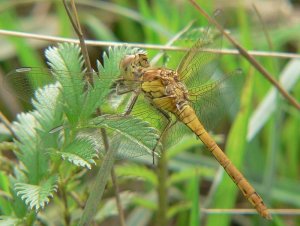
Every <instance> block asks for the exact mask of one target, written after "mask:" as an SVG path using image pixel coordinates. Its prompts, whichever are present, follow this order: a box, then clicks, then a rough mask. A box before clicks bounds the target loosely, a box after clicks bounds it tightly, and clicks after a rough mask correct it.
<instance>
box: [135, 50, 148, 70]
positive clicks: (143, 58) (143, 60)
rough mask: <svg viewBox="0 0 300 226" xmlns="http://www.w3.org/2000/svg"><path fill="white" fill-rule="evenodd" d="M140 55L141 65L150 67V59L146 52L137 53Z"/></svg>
mask: <svg viewBox="0 0 300 226" xmlns="http://www.w3.org/2000/svg"><path fill="white" fill-rule="evenodd" d="M137 56H138V61H139V64H140V66H141V67H149V66H150V64H149V61H148V57H147V55H146V54H144V53H140V54H138V55H137Z"/></svg>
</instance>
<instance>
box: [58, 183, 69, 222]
mask: <svg viewBox="0 0 300 226" xmlns="http://www.w3.org/2000/svg"><path fill="white" fill-rule="evenodd" d="M64 185H65V184H63V185H62V186H61V189H60V190H61V195H62V199H63V204H64V207H65V211H64V220H65V225H67V226H69V225H70V222H71V215H70V212H69V206H68V200H67V194H66V190H65V186H64Z"/></svg>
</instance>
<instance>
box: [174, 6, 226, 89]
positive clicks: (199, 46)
mask: <svg viewBox="0 0 300 226" xmlns="http://www.w3.org/2000/svg"><path fill="white" fill-rule="evenodd" d="M214 17H215V19H216V20H217V21H218V22H219V23H220V24H221V25H222V24H223V23H224V19H223V14H222V12H221V11H220V10H218V11H216V13H215V16H214ZM213 28H214V27H213V25H210V26H208V28H207V29H206V30H205V32H204V33H203V35H202V37H200V38H199V39H198V41H196V43H195V44H194V45H193V46H192V47H191V48H190V50H189V51H188V52H187V53H186V54H185V56H184V57H183V58H182V60H181V62H180V64H179V66H178V68H177V72H178V74H179V78H180V80H181V81H183V82H184V83H185V84H186V85H187V86H188V87H190V86H198V85H199V84H203V83H204V82H206V81H208V80H209V79H210V78H211V76H212V75H213V74H214V71H215V70H216V68H217V65H218V61H219V58H220V53H216V51H217V50H220V49H221V47H222V34H221V33H220V32H219V31H218V30H217V29H213Z"/></svg>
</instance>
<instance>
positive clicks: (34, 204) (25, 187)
mask: <svg viewBox="0 0 300 226" xmlns="http://www.w3.org/2000/svg"><path fill="white" fill-rule="evenodd" d="M14 189H15V191H16V192H17V195H18V196H20V197H21V199H23V200H24V201H25V203H26V205H28V206H29V207H30V208H31V209H33V208H34V209H35V210H36V211H38V210H39V209H41V208H44V207H45V205H46V204H47V203H48V202H49V201H50V199H49V198H50V197H53V193H54V192H56V190H57V176H52V177H49V178H48V179H47V180H45V181H43V182H42V183H41V184H40V185H33V184H26V183H16V184H15V186H14Z"/></svg>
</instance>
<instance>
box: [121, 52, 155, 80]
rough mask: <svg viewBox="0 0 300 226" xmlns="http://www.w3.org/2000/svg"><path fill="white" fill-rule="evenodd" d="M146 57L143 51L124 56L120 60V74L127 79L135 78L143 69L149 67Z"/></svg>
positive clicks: (140, 74)
mask: <svg viewBox="0 0 300 226" xmlns="http://www.w3.org/2000/svg"><path fill="white" fill-rule="evenodd" d="M149 66H150V64H149V61H148V57H147V55H146V54H144V53H137V54H134V55H127V56H125V57H124V58H123V59H122V60H121V62H120V70H121V76H123V77H124V79H127V80H135V79H138V78H140V77H141V76H142V74H143V70H144V69H145V68H147V67H149Z"/></svg>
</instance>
